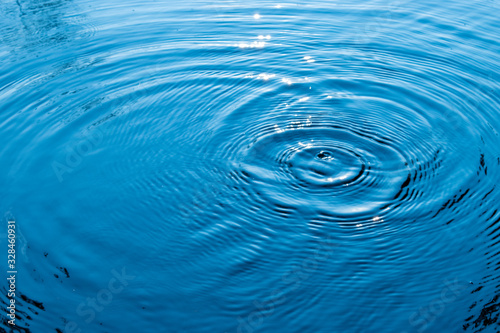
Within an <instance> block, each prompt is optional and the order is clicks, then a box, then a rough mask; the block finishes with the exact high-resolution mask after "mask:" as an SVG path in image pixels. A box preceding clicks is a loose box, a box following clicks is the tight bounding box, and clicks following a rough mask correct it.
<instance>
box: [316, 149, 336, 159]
mask: <svg viewBox="0 0 500 333" xmlns="http://www.w3.org/2000/svg"><path fill="white" fill-rule="evenodd" d="M317 156H318V158H320V159H322V160H325V161H331V160H332V159H333V154H332V153H330V152H329V151H324V150H322V151H320V152H319V153H318V155H317Z"/></svg>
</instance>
